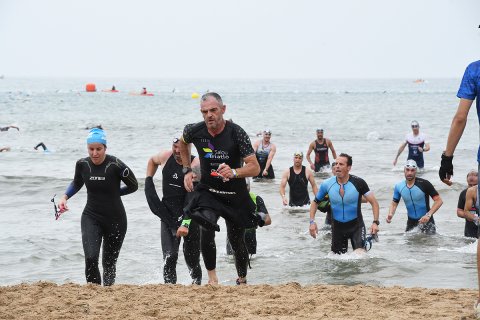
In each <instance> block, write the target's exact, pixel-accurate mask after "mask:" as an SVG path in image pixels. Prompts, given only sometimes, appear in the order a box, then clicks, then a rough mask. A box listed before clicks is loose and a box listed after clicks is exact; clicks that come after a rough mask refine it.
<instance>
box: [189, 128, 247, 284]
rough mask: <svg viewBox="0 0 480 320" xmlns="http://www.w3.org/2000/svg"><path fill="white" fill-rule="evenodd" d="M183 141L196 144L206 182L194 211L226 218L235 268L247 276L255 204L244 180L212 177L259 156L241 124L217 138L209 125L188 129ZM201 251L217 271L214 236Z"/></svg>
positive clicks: (210, 267) (203, 238)
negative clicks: (247, 240) (247, 242)
mask: <svg viewBox="0 0 480 320" xmlns="http://www.w3.org/2000/svg"><path fill="white" fill-rule="evenodd" d="M182 139H183V141H184V142H186V143H193V144H194V145H195V147H196V149H197V152H198V155H199V158H200V167H201V170H202V178H201V181H200V185H198V186H197V187H196V188H195V192H194V194H196V195H194V198H195V199H194V201H193V202H194V203H192V204H191V206H190V208H191V209H194V208H195V207H208V209H209V210H211V211H212V212H214V214H215V215H216V217H217V218H218V217H219V216H222V217H224V218H225V223H226V225H227V236H228V238H229V239H230V241H231V244H232V249H233V251H234V253H235V266H236V268H237V274H238V276H239V277H245V276H246V275H247V264H248V251H247V248H246V246H245V242H244V241H243V239H244V233H245V228H251V227H254V226H255V224H256V215H255V204H254V203H253V201H252V199H251V198H250V195H249V193H248V190H247V184H246V181H245V179H244V178H237V179H235V178H234V179H230V180H229V181H227V182H223V181H222V179H221V178H219V177H212V176H211V175H210V173H211V172H212V171H216V170H217V169H218V166H219V165H220V164H222V163H226V164H227V165H229V166H230V167H231V168H233V169H236V168H240V167H241V166H242V160H243V159H244V158H246V157H248V156H252V155H254V154H255V152H254V150H253V147H252V143H251V141H250V138H249V137H248V135H247V133H246V132H245V131H244V130H243V129H242V128H241V127H240V126H239V125H237V124H235V123H231V122H229V121H226V122H225V128H224V129H223V131H222V132H220V133H219V134H218V135H216V136H215V137H212V136H211V135H210V133H209V132H208V130H207V126H206V124H205V122H203V121H202V122H199V123H196V124H191V125H187V126H186V127H185V129H184V131H183V136H182ZM195 202H196V203H195ZM192 211H193V210H186V211H185V217H187V218H188V217H190V216H191V217H192V218H194V215H193V214H192ZM200 242H201V249H202V255H203V259H204V261H205V267H206V268H207V270H213V269H215V264H216V252H215V248H214V243H215V242H214V233H213V232H211V231H210V232H202V235H201V241H200Z"/></svg>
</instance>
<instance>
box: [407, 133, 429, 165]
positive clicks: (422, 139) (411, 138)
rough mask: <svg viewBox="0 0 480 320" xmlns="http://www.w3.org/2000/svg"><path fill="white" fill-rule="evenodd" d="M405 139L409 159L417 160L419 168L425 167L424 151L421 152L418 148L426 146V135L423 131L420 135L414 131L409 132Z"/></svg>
mask: <svg viewBox="0 0 480 320" xmlns="http://www.w3.org/2000/svg"><path fill="white" fill-rule="evenodd" d="M405 141H406V142H407V145H408V157H407V160H415V162H416V163H417V166H418V167H419V168H423V167H424V166H425V163H424V160H423V152H420V150H418V148H422V149H423V148H425V143H426V136H425V135H424V134H423V133H421V132H420V133H419V134H418V135H414V134H413V133H409V134H407V135H406V137H405Z"/></svg>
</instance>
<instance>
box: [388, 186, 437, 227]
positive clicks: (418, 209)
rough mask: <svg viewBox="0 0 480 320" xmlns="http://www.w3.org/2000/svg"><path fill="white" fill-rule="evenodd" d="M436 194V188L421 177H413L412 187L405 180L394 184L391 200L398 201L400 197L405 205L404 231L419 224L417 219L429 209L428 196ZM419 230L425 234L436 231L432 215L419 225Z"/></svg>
mask: <svg viewBox="0 0 480 320" xmlns="http://www.w3.org/2000/svg"><path fill="white" fill-rule="evenodd" d="M436 196H438V192H437V190H435V188H434V187H433V185H432V184H431V183H430V182H429V181H428V180H425V179H422V178H418V177H417V178H415V183H414V184H413V186H412V187H408V185H407V181H406V180H403V181H400V182H399V183H397V184H396V185H395V188H394V190H393V201H394V202H396V203H399V202H400V198H402V199H403V201H404V202H405V206H406V207H407V214H408V221H407V227H406V229H405V231H410V230H412V229H413V228H415V227H416V226H418V225H419V222H418V220H420V218H421V217H423V216H424V215H425V214H426V213H427V212H428V211H429V210H430V197H432V198H434V197H436ZM420 230H421V231H422V232H424V233H427V234H434V233H435V232H436V227H435V220H434V219H433V216H432V217H431V218H430V220H429V221H428V222H427V223H425V224H422V225H420Z"/></svg>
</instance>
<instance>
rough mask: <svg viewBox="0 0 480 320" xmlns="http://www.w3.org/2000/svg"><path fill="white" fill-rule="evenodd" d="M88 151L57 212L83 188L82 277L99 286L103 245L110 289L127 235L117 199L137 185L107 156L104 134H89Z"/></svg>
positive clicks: (105, 275) (106, 282)
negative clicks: (83, 270) (84, 197)
mask: <svg viewBox="0 0 480 320" xmlns="http://www.w3.org/2000/svg"><path fill="white" fill-rule="evenodd" d="M87 150H88V155H89V156H88V157H86V158H82V159H80V160H78V161H77V163H76V166H75V176H74V178H73V181H72V183H71V184H70V185H69V186H68V188H67V190H66V192H65V194H64V195H63V196H62V198H61V199H60V201H59V203H58V208H59V209H60V212H61V213H63V212H65V211H67V210H68V207H67V200H68V199H70V198H71V197H73V196H74V195H75V194H76V193H77V192H78V191H79V190H80V189H81V188H82V186H83V185H84V184H85V186H86V188H87V204H86V205H85V208H84V209H83V213H82V218H81V230H82V243H83V252H84V255H85V277H86V279H87V282H89V283H95V284H101V283H102V277H101V276H100V270H99V268H98V259H99V255H100V246H101V245H102V242H103V251H102V265H103V285H105V286H110V285H113V284H114V283H115V276H116V264H117V259H118V255H119V254H120V249H121V247H122V243H123V239H124V238H125V234H126V232H127V215H126V213H125V208H124V206H123V203H122V200H121V198H120V197H121V196H124V195H127V194H130V193H132V192H135V191H136V190H137V189H138V183H137V179H136V178H135V175H134V174H133V172H132V170H131V169H130V168H129V167H127V166H126V165H125V164H124V163H123V162H122V161H120V159H118V158H116V157H114V156H111V155H108V154H106V150H107V138H106V136H105V132H104V131H103V130H100V129H92V130H90V133H89V134H88V137H87ZM121 182H123V183H124V184H125V186H122V185H121Z"/></svg>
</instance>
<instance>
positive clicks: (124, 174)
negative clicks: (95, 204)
mask: <svg viewBox="0 0 480 320" xmlns="http://www.w3.org/2000/svg"><path fill="white" fill-rule="evenodd" d="M117 161H118V164H119V166H118V167H119V168H120V179H122V181H123V183H125V186H123V187H121V188H120V196H124V195H127V194H130V193H133V192H135V191H137V190H138V182H137V178H135V175H134V174H133V172H132V170H130V168H129V167H128V166H127V165H126V164H125V163H123V162H122V161H120V160H119V159H117Z"/></svg>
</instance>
